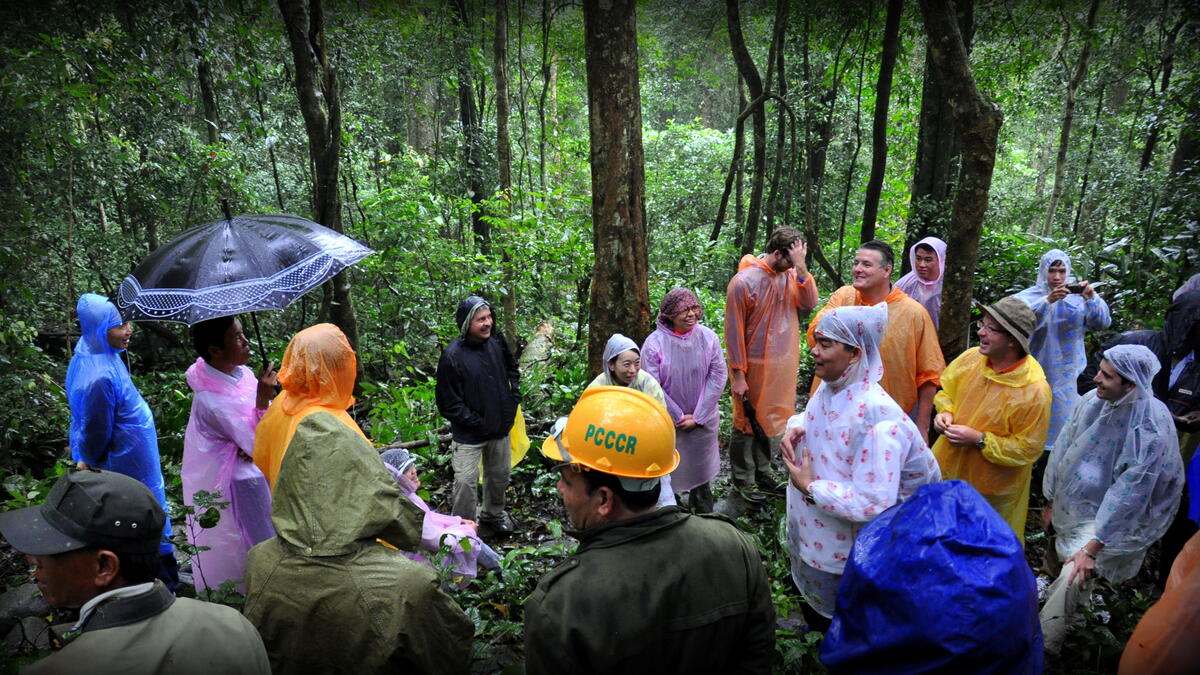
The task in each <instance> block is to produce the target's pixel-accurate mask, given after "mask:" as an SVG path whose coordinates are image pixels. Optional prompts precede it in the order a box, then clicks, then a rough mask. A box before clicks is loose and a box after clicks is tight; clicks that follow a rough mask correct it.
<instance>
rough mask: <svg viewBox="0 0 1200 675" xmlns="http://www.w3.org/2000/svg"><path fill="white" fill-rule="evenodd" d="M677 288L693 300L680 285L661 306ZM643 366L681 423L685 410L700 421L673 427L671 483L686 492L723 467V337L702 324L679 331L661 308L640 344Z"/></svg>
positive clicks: (674, 419) (714, 474) (709, 478)
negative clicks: (720, 435) (720, 440)
mask: <svg viewBox="0 0 1200 675" xmlns="http://www.w3.org/2000/svg"><path fill="white" fill-rule="evenodd" d="M679 291H682V292H683V293H686V294H687V295H688V296H690V297H691V300H692V301H693V302H695V296H694V295H692V293H691V292H690V291H688V290H686V289H683V288H676V289H674V290H672V291H671V293H668V294H667V297H665V298H663V305H664V306H666V304H667V301H668V300H669V299H671V297H672V296H671V294H677V295H679V293H678V292H679ZM696 305H697V306H699V303H698V302H697V303H696ZM684 309H686V307H685V308H684ZM678 311H679V310H676V311H675V312H671V313H672V314H675V313H678ZM668 320H669V319H668ZM642 368H644V369H645V371H646V372H647V373H649V374H650V375H652V376H653V377H654V379H656V380H658V382H659V384H660V385H662V389H663V398H664V402H665V403H666V406H667V412H668V413H670V415H671V419H672V421H674V422H679V420H680V419H682V418H683V416H684V415H691V416H692V419H694V420H696V423H697V424H698V425H699V426H696V427H694V428H693V429H691V430H690V431H683V430H681V429H678V428H676V430H675V447H676V449H677V450H679V466H678V467H677V468H676V469H675V471H673V472H672V473H671V483H672V487H673V488H674V489H675V490H677V491H680V492H684V491H687V490H691V489H692V488H695V487H699V486H701V485H704V484H705V483H708V482H709V481H711V480H712V479H713V477H714V476H716V475H717V471H718V470H719V469H720V468H721V458H720V451H719V448H718V446H717V431H718V429H719V428H720V426H721V410H720V407H719V406H718V403H719V401H720V399H721V393H722V392H723V391H725V379H726V371H725V356H724V354H722V353H721V340H720V338H718V337H717V334H716V333H714V332H713V331H712V329H710V328H708V327H707V326H702V325H700V324H696V327H695V328H693V329H692V330H691V331H689V332H687V333H685V334H683V335H680V334H679V333H676V332H675V331H673V330H671V328H670V326H669V325H666V324H665V323H664V317H663V316H662V313H660V315H659V320H658V326H657V328H656V329H655V331H654V332H653V333H651V334H650V336H649V337H647V338H646V342H645V344H643V345H642Z"/></svg>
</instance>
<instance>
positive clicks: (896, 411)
mask: <svg viewBox="0 0 1200 675" xmlns="http://www.w3.org/2000/svg"><path fill="white" fill-rule="evenodd" d="M889 311H890V309H889V306H888V305H887V304H886V303H882V302H881V303H879V304H878V305H874V306H871V307H835V308H833V309H831V310H829V311H828V312H825V313H824V314H823V315H822V316H821V321H820V323H819V324H818V325H817V327H816V329H815V331H814V333H813V335H814V337H815V339H816V344H815V346H814V347H813V348H812V356H813V363H814V365H815V366H816V375H817V377H818V378H819V379H820V385H819V386H818V387H817V392H816V394H815V395H814V396H813V397H812V398H811V399H809V401H808V405H807V406H805V408H804V412H803V413H801V414H799V415H795V416H793V417H792V419H790V420H788V429H787V431H786V432H785V433H784V437H783V442H782V443H781V444H780V448H781V450H782V451H783V461H784V464H786V465H787V469H788V474H789V476H790V479H791V480H790V481H789V482H788V490H787V543H788V554H789V556H790V557H791V564H792V580H793V581H794V582H795V583H796V587H797V588H798V589H799V590H800V592H801V593H802V594H803V595H804V598H805V601H806V603H807V604H806V605H804V606H802V608H803V611H804V615H805V618H806V620H807V621H808V624H809V627H810V628H811V629H813V630H818V631H824V630H825V628H827V627H828V626H829V617H830V616H832V615H833V607H834V599H835V596H836V594H837V589H838V581H839V580H840V579H841V578H842V569H843V568H844V567H845V565H846V560H847V557H848V556H849V554H850V548H851V547H852V546H853V545H854V538H855V535H856V534H857V533H858V531H859V530H860V529H862V526H863V524H864V523H868V522H870V521H871V520H874V519H875V518H876V517H877V516H878V515H879V514H881V513H883V512H884V511H885V510H887V509H889V508H891V507H892V506H894V505H895V504H898V503H900V502H902V501H904V500H905V499H908V497H909V496H910V495H912V494H913V492H915V491H916V489H917V488H919V487H920V486H922V485H924V484H926V483H932V482H936V481H938V480H941V473H940V472H939V471H938V465H937V461H936V460H935V459H934V458H933V453H932V452H930V451H929V446H928V445H926V444H925V439H924V438H923V437H922V436H921V432H920V431H919V430H918V429H917V426H916V424H914V423H913V421H912V419H911V418H910V417H909V416H908V415H907V414H906V413H905V412H904V410H903V409H901V408H900V406H899V405H898V404H897V403H896V401H895V400H894V399H893V398H892V397H891V396H889V395H888V393H887V392H886V391H884V390H883V387H882V386H880V384H879V381H880V379H881V378H882V377H883V359H882V357H881V356H880V344H881V343H882V341H883V339H884V333H885V330H886V327H887V321H888V312H889Z"/></svg>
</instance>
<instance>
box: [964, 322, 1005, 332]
mask: <svg viewBox="0 0 1200 675" xmlns="http://www.w3.org/2000/svg"><path fill="white" fill-rule="evenodd" d="M971 325H972V326H973V327H974V328H975V330H977V331H978V330H980V329H983V331H984V332H986V333H989V334H991V335H1008V331H1006V330H1004V329H1003V328H993V327H991V326H989V325H987V324H986V323H984V322H983V320H982V319H980V320H979V321H976V322H975V323H973V324H971Z"/></svg>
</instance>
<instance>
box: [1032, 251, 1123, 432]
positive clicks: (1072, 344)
mask: <svg viewBox="0 0 1200 675" xmlns="http://www.w3.org/2000/svg"><path fill="white" fill-rule="evenodd" d="M1056 262H1061V263H1063V264H1064V265H1065V266H1066V268H1067V277H1066V278H1067V283H1074V281H1075V277H1073V276H1072V275H1071V259H1070V258H1068V257H1067V254H1066V253H1063V252H1062V251H1060V250H1058V249H1052V250H1050V251H1048V252H1047V253H1046V254H1045V255H1043V256H1042V260H1041V262H1039V263H1038V276H1037V284H1036V285H1034V286H1030V287H1029V288H1026V289H1025V290H1023V291H1021V292H1020V293H1018V294H1017V297H1018V298H1020V299H1021V300H1022V301H1024V302H1025V304H1027V305H1029V307H1030V308H1031V309H1033V313H1034V314H1035V315H1036V316H1037V320H1038V323H1037V328H1036V329H1034V331H1033V335H1032V336H1030V338H1029V351H1030V352H1031V353H1032V354H1033V358H1035V359H1037V362H1038V363H1039V364H1041V366H1042V370H1044V371H1045V372H1046V380H1047V381H1048V382H1049V383H1050V389H1051V390H1052V391H1053V392H1054V402H1053V403H1052V404H1051V406H1050V433H1049V435H1048V437H1047V438H1046V449H1047V450H1049V449H1050V448H1051V447H1052V446H1053V445H1054V439H1056V438H1058V432H1059V430H1060V429H1062V426H1063V424H1066V421H1067V418H1068V417H1070V416H1071V409H1072V408H1074V407H1075V404H1076V402H1078V401H1079V390H1078V389H1077V388H1076V387H1077V385H1076V379H1078V377H1079V374H1080V373H1082V372H1083V369H1084V368H1086V367H1087V354H1086V353H1085V352H1084V346H1083V334H1084V331H1089V330H1091V331H1095V330H1102V329H1104V328H1108V326H1109V325H1110V324H1111V323H1112V317H1110V316H1109V314H1108V304H1107V303H1105V302H1104V299H1103V298H1101V297H1100V294H1099V293H1096V294H1095V295H1094V296H1093V297H1092V298H1091V299H1090V300H1085V299H1084V297H1083V295H1080V294H1077V293H1068V294H1067V296H1066V297H1064V298H1063V299H1061V300H1059V301H1057V302H1047V301H1046V296H1047V295H1049V294H1050V284H1049V282H1048V281H1047V280H1046V276H1047V272H1048V271H1049V270H1050V265H1051V264H1053V263H1056Z"/></svg>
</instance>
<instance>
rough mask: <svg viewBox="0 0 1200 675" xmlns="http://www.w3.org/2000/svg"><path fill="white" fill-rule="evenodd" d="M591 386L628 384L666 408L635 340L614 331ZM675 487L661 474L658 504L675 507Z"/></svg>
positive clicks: (623, 385)
mask: <svg viewBox="0 0 1200 675" xmlns="http://www.w3.org/2000/svg"><path fill="white" fill-rule="evenodd" d="M592 387H629V388H630V389H636V390H637V391H640V392H644V393H645V394H647V395H648V396H650V398H652V399H654V400H655V401H658V403H659V405H661V406H662V407H663V409H664V410H666V407H667V399H666V395H664V394H663V390H662V386H661V385H659V383H658V380H656V379H654V376H653V375H651V374H650V373H647V372H646V371H644V370H642V351H641V350H640V349H638V346H637V343H636V342H634V341H633V340H631V339H629V338H627V337H625V336H624V335H621V334H620V333H613V335H612V337H610V338H608V343H607V344H605V345H604V370H602V371H601V372H600V374H599V375H597V376H596V377H595V378H594V379H592V381H591V382H590V383H589V384H588V386H587V388H588V389H591V388H592ZM675 504H676V500H675V489H674V486H673V485H672V484H671V476H670V475H669V474H668V475H666V476H662V491H661V492H660V494H659V498H658V505H659V506H674V505H675Z"/></svg>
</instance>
